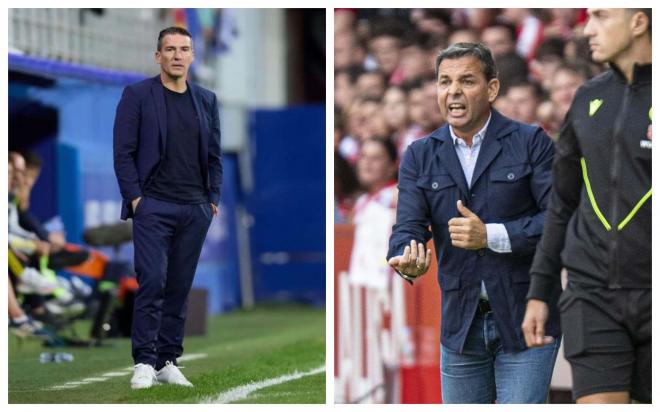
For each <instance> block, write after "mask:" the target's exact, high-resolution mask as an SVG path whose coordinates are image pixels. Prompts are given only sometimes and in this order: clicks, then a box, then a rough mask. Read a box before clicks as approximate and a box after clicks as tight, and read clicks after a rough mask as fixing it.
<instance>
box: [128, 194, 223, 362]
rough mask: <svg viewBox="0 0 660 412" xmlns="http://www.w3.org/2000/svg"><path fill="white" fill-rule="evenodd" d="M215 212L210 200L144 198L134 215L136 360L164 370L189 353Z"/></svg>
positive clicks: (134, 358)
mask: <svg viewBox="0 0 660 412" xmlns="http://www.w3.org/2000/svg"><path fill="white" fill-rule="evenodd" d="M212 218H213V214H212V211H211V204H210V203H203V204H194V205H184V204H177V203H170V202H165V201H161V200H158V199H154V198H152V197H146V196H143V197H142V199H141V200H140V202H139V203H138V205H137V208H136V210H135V215H134V217H133V244H134V247H135V272H136V273H137V280H138V284H139V288H138V291H137V295H136V296H135V307H134V310H133V329H132V334H131V340H132V346H133V361H134V362H135V364H138V363H144V364H148V365H152V366H154V367H155V368H156V369H160V368H161V367H162V366H163V365H165V362H166V361H170V362H172V363H174V364H176V358H177V357H179V356H181V354H182V353H183V332H184V331H183V328H184V323H185V320H186V300H187V298H188V293H189V292H190V287H191V285H192V281H193V277H194V276H195V269H196V268H197V261H198V260H199V255H200V253H201V251H202V245H203V244H204V239H205V238H206V232H207V231H208V228H209V225H210V223H211V219H212Z"/></svg>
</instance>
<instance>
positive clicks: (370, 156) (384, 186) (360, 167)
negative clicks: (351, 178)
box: [353, 137, 398, 219]
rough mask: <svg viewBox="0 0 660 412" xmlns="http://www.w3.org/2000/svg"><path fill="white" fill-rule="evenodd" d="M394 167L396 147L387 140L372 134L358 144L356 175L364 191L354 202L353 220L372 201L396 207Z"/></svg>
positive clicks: (395, 165) (395, 170)
mask: <svg viewBox="0 0 660 412" xmlns="http://www.w3.org/2000/svg"><path fill="white" fill-rule="evenodd" d="M397 168H398V164H397V153H396V147H394V144H393V143H392V141H391V140H389V139H386V138H380V137H374V138H370V139H367V140H365V141H364V142H363V143H362V147H361V148H360V157H359V159H358V163H357V178H358V181H359V182H360V185H361V187H362V189H363V190H364V191H365V193H364V194H363V195H362V196H360V197H359V198H358V200H357V202H356V203H355V208H354V209H353V218H354V219H355V218H356V217H357V216H359V214H360V211H361V210H363V209H364V208H365V207H366V205H367V204H368V203H369V202H372V201H375V202H378V203H379V204H381V205H383V206H387V207H391V208H394V207H395V206H396V173H397Z"/></svg>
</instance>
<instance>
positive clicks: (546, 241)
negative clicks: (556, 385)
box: [523, 9, 652, 403]
mask: <svg viewBox="0 0 660 412" xmlns="http://www.w3.org/2000/svg"><path fill="white" fill-rule="evenodd" d="M588 13H589V21H588V23H587V25H586V27H585V29H584V33H585V35H586V36H587V37H588V38H589V44H590V46H591V51H592V58H593V60H594V61H596V62H608V63H609V65H610V70H608V71H607V72H605V73H603V74H601V75H600V76H598V77H596V78H594V79H592V80H591V81H589V82H587V83H585V85H584V86H582V87H581V88H580V89H579V90H578V92H577V93H576V95H575V98H574V101H573V104H572V106H571V109H570V111H569V113H568V115H567V118H566V121H565V124H564V126H563V128H562V131H561V134H560V137H559V141H558V142H557V147H556V154H555V161H554V166H553V187H552V193H551V196H550V204H549V206H548V211H547V216H546V220H545V226H544V230H543V236H542V239H541V241H540V243H539V246H538V248H537V252H536V255H535V257H534V263H533V265H532V269H531V278H532V280H531V284H530V289H529V293H528V295H527V298H528V303H527V311H526V314H525V320H524V321H523V331H524V334H525V340H526V342H527V345H528V346H530V347H534V346H540V345H542V344H543V342H544V335H545V333H544V325H545V322H546V319H547V316H548V304H547V302H548V297H549V296H551V295H552V292H553V291H556V290H557V288H559V287H560V272H561V269H562V267H565V268H566V269H567V271H568V284H567V287H566V290H565V291H564V292H563V293H562V296H561V298H560V300H559V304H558V305H559V310H560V312H561V323H562V331H563V333H564V342H565V343H564V344H565V355H566V358H567V360H568V361H569V362H570V364H571V367H572V374H573V397H574V398H575V399H576V401H577V402H578V403H627V402H629V401H630V399H631V398H633V399H636V400H638V401H642V402H651V115H652V109H651V10H650V9H589V11H588Z"/></svg>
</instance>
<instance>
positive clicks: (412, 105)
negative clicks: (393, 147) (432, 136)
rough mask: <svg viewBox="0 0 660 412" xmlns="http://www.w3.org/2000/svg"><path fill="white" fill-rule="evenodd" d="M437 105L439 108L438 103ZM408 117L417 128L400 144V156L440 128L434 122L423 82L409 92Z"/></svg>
mask: <svg viewBox="0 0 660 412" xmlns="http://www.w3.org/2000/svg"><path fill="white" fill-rule="evenodd" d="M435 104H436V107H437V103H435ZM408 116H409V117H410V121H411V122H412V124H413V125H414V126H416V127H415V129H414V132H413V133H411V134H410V136H406V138H405V139H403V140H401V141H400V142H399V148H398V149H399V153H400V154H403V151H404V150H405V149H406V147H408V145H409V144H410V143H412V142H414V141H415V140H417V139H419V138H422V137H424V136H426V135H427V134H429V133H431V132H432V131H434V130H435V129H437V128H438V125H437V124H436V123H435V121H434V115H433V112H432V110H431V107H430V105H429V104H428V102H427V98H426V91H425V90H424V86H423V84H422V83H421V82H420V83H418V84H417V85H415V86H414V87H413V88H411V89H410V91H409V92H408Z"/></svg>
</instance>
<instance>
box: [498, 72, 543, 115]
mask: <svg viewBox="0 0 660 412" xmlns="http://www.w3.org/2000/svg"><path fill="white" fill-rule="evenodd" d="M506 99H507V103H508V109H509V110H508V113H509V117H510V118H511V119H513V120H516V121H519V122H521V123H526V124H533V123H536V109H537V107H538V105H539V103H540V102H541V92H540V88H539V86H538V85H536V84H535V83H531V82H529V81H521V82H518V83H514V84H512V85H511V86H509V90H508V91H507V94H506Z"/></svg>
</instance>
